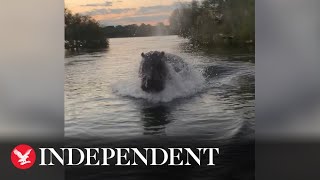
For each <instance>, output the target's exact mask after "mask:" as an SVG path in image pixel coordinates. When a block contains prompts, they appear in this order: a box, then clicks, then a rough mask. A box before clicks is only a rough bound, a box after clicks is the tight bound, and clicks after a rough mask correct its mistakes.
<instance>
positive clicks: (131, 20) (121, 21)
mask: <svg viewBox="0 0 320 180" xmlns="http://www.w3.org/2000/svg"><path fill="white" fill-rule="evenodd" d="M167 19H168V15H156V16H133V17H132V16H131V17H122V18H117V19H107V20H101V21H100V23H101V24H103V25H127V24H140V23H146V22H164V21H165V20H167Z"/></svg>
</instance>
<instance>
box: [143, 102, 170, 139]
mask: <svg viewBox="0 0 320 180" xmlns="http://www.w3.org/2000/svg"><path fill="white" fill-rule="evenodd" d="M170 109H171V108H170V107H168V106H165V105H157V106H153V107H146V108H142V109H141V121H142V123H143V128H144V132H143V134H144V135H165V134H166V132H165V129H166V125H167V124H169V123H170V122H171V119H170V117H169V116H170V114H171V110H170Z"/></svg>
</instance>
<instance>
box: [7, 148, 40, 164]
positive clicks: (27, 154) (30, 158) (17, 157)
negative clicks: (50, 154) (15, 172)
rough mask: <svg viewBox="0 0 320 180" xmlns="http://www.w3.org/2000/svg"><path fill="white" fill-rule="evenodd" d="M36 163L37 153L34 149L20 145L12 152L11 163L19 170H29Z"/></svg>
mask: <svg viewBox="0 0 320 180" xmlns="http://www.w3.org/2000/svg"><path fill="white" fill-rule="evenodd" d="M35 161H36V153H35V151H34V149H33V148H32V147H30V146H29V145H26V144H20V145H18V146H16V147H15V148H13V150H12V152H11V162H12V164H13V165H14V166H15V167H16V168H18V169H29V168H30V167H32V166H33V164H34V163H35Z"/></svg>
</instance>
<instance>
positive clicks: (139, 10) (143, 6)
mask: <svg viewBox="0 0 320 180" xmlns="http://www.w3.org/2000/svg"><path fill="white" fill-rule="evenodd" d="M190 1H191V0H65V7H66V8H68V9H70V10H71V11H72V12H73V13H80V14H84V15H90V16H92V17H93V18H94V19H96V20H98V21H99V22H100V24H102V25H127V24H141V23H145V24H157V23H158V22H164V23H165V24H168V18H169V16H170V14H171V13H172V11H173V10H174V9H175V8H177V7H179V5H180V4H181V3H185V2H190Z"/></svg>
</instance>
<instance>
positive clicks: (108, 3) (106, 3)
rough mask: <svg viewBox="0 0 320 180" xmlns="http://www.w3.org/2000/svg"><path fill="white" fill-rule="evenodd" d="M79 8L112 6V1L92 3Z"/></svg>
mask: <svg viewBox="0 0 320 180" xmlns="http://www.w3.org/2000/svg"><path fill="white" fill-rule="evenodd" d="M81 6H90V7H96V6H112V1H106V2H104V3H92V4H85V5H81Z"/></svg>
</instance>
